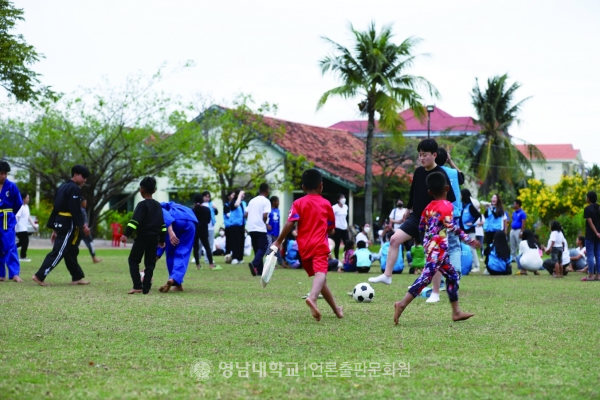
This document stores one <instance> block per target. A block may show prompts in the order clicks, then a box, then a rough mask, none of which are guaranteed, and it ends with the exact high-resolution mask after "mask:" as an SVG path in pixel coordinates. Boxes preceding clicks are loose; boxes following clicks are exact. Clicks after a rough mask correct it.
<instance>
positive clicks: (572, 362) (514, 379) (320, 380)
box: [0, 250, 600, 399]
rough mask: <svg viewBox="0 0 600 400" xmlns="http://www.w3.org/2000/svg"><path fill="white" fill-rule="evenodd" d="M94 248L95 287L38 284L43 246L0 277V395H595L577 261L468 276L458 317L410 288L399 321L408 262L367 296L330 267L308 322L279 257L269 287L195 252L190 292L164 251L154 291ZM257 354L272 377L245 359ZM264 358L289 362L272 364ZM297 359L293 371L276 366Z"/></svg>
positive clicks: (592, 286) (587, 308) (590, 313)
mask: <svg viewBox="0 0 600 400" xmlns="http://www.w3.org/2000/svg"><path fill="white" fill-rule="evenodd" d="M100 253H101V254H100V256H101V257H103V258H104V262H102V263H101V264H97V265H92V264H91V260H90V258H89V256H88V254H87V252H83V251H82V252H81V256H80V258H81V260H82V266H83V268H84V271H85V272H86V279H89V280H91V281H92V283H91V285H89V286H71V285H69V281H70V276H69V275H68V272H67V270H66V268H65V266H64V264H63V263H61V265H59V266H58V267H57V268H56V269H55V270H54V271H53V272H52V273H51V275H50V276H49V277H48V279H47V282H49V283H51V284H52V286H51V287H45V288H44V287H40V286H37V285H36V284H34V283H33V282H32V281H31V279H30V278H31V275H32V274H33V273H34V272H35V270H37V268H38V267H39V265H40V263H41V261H42V259H43V257H44V255H45V254H46V251H43V250H32V251H30V257H31V258H32V259H33V261H32V262H31V263H27V264H23V267H22V273H21V276H22V277H23V279H25V282H24V283H22V284H16V283H13V282H4V283H0V304H1V306H0V313H1V314H0V315H1V320H0V360H1V363H0V376H1V377H2V379H0V398H2V399H17V398H28V399H40V398H57V399H68V398H86V399H97V398H103V399H104V398H115V399H117V398H118V399H129V398H131V399H133V398H145V399H146V398H147V399H154V398H156V399H158V398H163V399H164V398H169V399H179V398H184V399H185V398H209V399H215V398H221V399H235V398H264V399H267V398H269V399H287V398H289V399H322V398H330V399H338V398H340V399H365V398H376V399H384V398H402V399H406V398H410V399H417V398H421V397H422V396H430V395H433V396H434V397H433V398H448V399H457V398H464V399H487V398H490V399H491V398H493V399H497V398H500V399H501V398H518V397H528V398H539V399H549V398H561V399H569V398H573V399H575V398H576V399H581V398H599V397H600V386H599V384H600V371H599V369H598V367H599V365H600V361H599V360H600V350H599V346H598V343H597V342H596V339H597V338H598V334H599V332H600V325H599V322H600V318H599V317H600V313H599V310H600V282H580V278H581V274H569V275H568V276H567V277H566V278H565V279H552V278H550V277H549V275H548V274H546V273H545V272H544V275H541V276H533V275H528V276H514V275H513V276H509V277H490V276H483V275H475V276H467V277H464V278H463V280H462V282H461V290H460V296H461V297H460V299H461V306H462V308H463V309H464V310H465V311H469V312H474V313H475V314H476V315H475V317H473V318H472V319H470V320H468V321H465V322H460V323H453V322H452V321H451V318H450V306H449V304H448V302H447V298H446V297H445V293H443V294H442V295H443V298H442V299H443V300H442V302H440V303H437V304H426V303H425V301H424V299H423V298H417V299H415V301H414V302H413V303H412V304H411V306H410V307H409V308H408V309H407V310H406V311H405V313H404V314H403V316H402V318H401V321H400V324H399V325H398V326H393V323H392V319H393V302H394V301H395V300H399V299H400V298H401V297H402V296H403V295H404V294H405V292H406V287H407V286H408V285H409V284H411V283H412V281H413V279H414V276H408V275H404V274H403V275H396V276H394V283H393V285H391V286H374V287H375V290H376V295H375V300H374V302H373V303H370V304H359V303H356V302H354V301H353V300H352V299H351V298H350V297H349V296H348V295H346V292H348V291H350V290H351V289H352V288H353V286H354V285H355V284H357V283H360V282H362V281H366V278H367V277H368V276H365V275H360V276H359V275H357V274H337V273H331V274H330V275H329V285H330V287H331V288H332V291H333V292H334V295H335V296H336V299H337V300H338V302H339V303H340V304H342V305H343V306H344V312H345V318H344V319H341V320H339V319H337V318H335V316H334V315H333V313H332V312H331V311H330V310H329V309H328V308H327V304H326V303H325V302H324V301H323V300H320V301H319V306H320V308H321V311H322V312H323V319H322V320H321V322H318V323H317V322H315V321H314V320H313V318H312V317H311V315H310V313H309V310H308V307H307V306H306V305H305V303H304V301H303V300H302V299H301V296H302V295H304V294H306V293H307V292H308V291H309V289H310V285H311V281H310V279H309V278H308V277H307V276H306V273H305V272H304V271H296V270H277V271H276V272H275V274H274V276H273V279H272V282H271V283H270V284H269V286H268V288H267V289H265V290H263V289H261V288H260V285H259V281H258V279H257V278H252V277H251V276H250V273H249V271H248V267H247V265H245V264H244V265H240V266H232V265H224V264H223V268H224V269H223V270H222V271H209V270H206V269H202V270H200V271H198V270H196V269H195V268H194V266H193V265H190V266H191V268H190V269H189V271H188V275H187V277H186V281H185V283H184V287H185V291H184V292H183V293H168V294H163V293H159V292H158V287H159V286H160V285H162V284H163V283H164V282H165V281H166V279H167V273H166V267H165V263H164V261H159V263H158V265H157V270H156V273H155V279H154V287H153V290H152V292H151V293H150V294H149V295H147V296H142V295H127V294H126V292H127V291H128V290H129V289H130V288H131V281H130V277H129V273H128V267H127V256H128V254H129V253H128V252H126V251H117V250H111V251H101V252H100ZM220 260H222V258H220ZM376 267H377V268H378V267H379V265H378V264H376ZM369 276H373V275H371V274H370V275H369ZM200 361H205V362H207V363H210V364H211V366H212V369H211V371H210V374H209V379H207V380H203V381H201V380H197V379H196V378H195V377H193V376H192V374H191V369H192V367H193V366H194V365H195V364H196V363H198V362H200ZM231 362H233V363H235V362H237V363H241V364H238V365H239V366H240V367H241V366H242V364H244V363H246V362H248V363H250V368H249V369H250V373H249V378H245V377H240V376H239V374H240V373H241V372H242V370H241V369H238V368H235V364H234V368H233V369H232V370H231V371H230V372H229V371H227V370H225V369H222V368H221V367H225V364H226V363H231ZM260 362H265V363H266V364H265V365H266V371H267V373H266V375H267V376H266V377H260V376H259V372H252V369H253V364H252V363H254V369H255V370H256V371H258V370H260V368H261V365H260V364H259V363H260ZM399 362H403V363H406V364H410V372H409V373H407V372H406V371H405V372H404V373H403V375H409V376H407V377H399V376H398V375H399V374H400V373H399V372H396V376H381V375H382V372H381V369H382V367H383V365H384V364H386V363H396V364H397V363H399ZM269 363H283V372H282V376H281V377H279V376H277V375H276V374H274V373H270V368H269V367H270V366H272V367H274V368H275V364H273V365H269ZM293 363H297V364H298V372H297V373H296V374H293V373H292V374H291V375H298V376H286V375H290V373H288V371H287V369H288V368H292V365H293ZM311 363H323V365H325V363H335V366H334V367H333V368H331V372H332V373H334V375H336V376H330V377H327V376H325V371H323V377H313V376H312V374H313V373H315V374H319V373H317V372H314V371H313V370H312V369H311V368H310V367H311ZM342 363H351V364H352V367H351V368H352V369H353V370H355V369H356V367H355V366H354V364H355V363H367V364H368V363H379V368H378V367H377V365H376V364H375V365H373V370H374V372H375V374H376V375H379V376H375V377H368V376H367V377H360V376H359V377H357V376H356V374H357V372H356V371H354V372H352V377H350V378H348V377H340V376H339V375H340V371H341V370H342ZM312 366H313V367H314V365H312ZM343 366H344V368H345V367H346V366H347V364H344V365H343ZM226 371H227V372H226ZM274 372H277V370H275V371H274ZM224 373H225V374H230V373H231V374H232V376H231V377H229V378H227V377H225V376H224ZM358 374H359V375H362V374H363V373H361V372H358ZM366 375H369V373H368V372H367V373H366ZM423 398H424V397H423Z"/></svg>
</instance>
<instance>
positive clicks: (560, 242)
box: [548, 231, 568, 249]
mask: <svg viewBox="0 0 600 400" xmlns="http://www.w3.org/2000/svg"><path fill="white" fill-rule="evenodd" d="M552 242H554V245H553V246H552V247H563V249H564V248H567V247H568V246H567V241H566V240H565V236H564V235H563V233H562V232H560V231H552V232H551V233H550V239H548V244H550V243H552Z"/></svg>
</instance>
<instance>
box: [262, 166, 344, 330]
mask: <svg viewBox="0 0 600 400" xmlns="http://www.w3.org/2000/svg"><path fill="white" fill-rule="evenodd" d="M302 189H304V191H305V192H306V196H304V197H301V198H299V199H298V200H296V201H294V203H292V208H290V213H289V216H288V222H287V223H286V224H285V226H284V227H283V230H282V231H281V234H280V235H279V237H278V238H277V240H276V241H275V242H274V243H273V246H272V247H275V248H276V249H279V247H280V246H281V243H282V242H283V241H284V240H285V238H286V237H287V236H288V235H289V234H290V232H292V230H293V229H294V224H295V223H296V221H297V222H298V237H297V239H298V251H299V252H300V258H301V260H302V267H303V268H304V270H305V271H306V273H307V274H308V276H314V277H315V278H314V280H313V284H312V289H311V291H310V294H309V295H308V297H307V299H306V304H307V305H308V307H310V311H311V313H312V316H313V318H314V319H316V320H317V321H320V320H321V312H320V311H319V309H318V308H317V297H318V296H319V293H320V294H322V295H323V297H324V298H325V301H327V304H329V306H330V307H331V309H332V310H333V312H334V313H335V315H336V316H337V317H338V318H342V317H343V316H344V313H343V311H342V307H339V306H338V305H337V304H336V303H335V300H334V298H333V294H331V291H330V290H329V287H328V286H327V267H328V256H329V252H330V251H329V242H328V240H327V237H328V234H329V233H331V232H333V231H334V230H335V218H334V215H333V209H332V208H331V204H330V203H329V202H328V201H327V200H325V199H324V198H323V197H322V196H321V193H322V192H323V178H322V176H321V173H320V172H319V171H317V170H316V169H309V170H306V171H304V173H303V174H302Z"/></svg>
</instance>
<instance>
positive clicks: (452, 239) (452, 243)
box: [448, 232, 462, 276]
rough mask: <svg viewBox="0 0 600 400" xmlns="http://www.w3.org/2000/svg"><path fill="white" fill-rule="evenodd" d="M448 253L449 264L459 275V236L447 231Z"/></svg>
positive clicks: (460, 249) (460, 254)
mask: <svg viewBox="0 0 600 400" xmlns="http://www.w3.org/2000/svg"><path fill="white" fill-rule="evenodd" d="M448 253H449V255H450V264H452V266H453V267H454V270H455V271H456V272H457V273H458V276H460V271H461V267H462V266H461V261H460V258H461V256H462V247H461V245H460V238H459V237H458V235H457V234H456V233H454V232H448Z"/></svg>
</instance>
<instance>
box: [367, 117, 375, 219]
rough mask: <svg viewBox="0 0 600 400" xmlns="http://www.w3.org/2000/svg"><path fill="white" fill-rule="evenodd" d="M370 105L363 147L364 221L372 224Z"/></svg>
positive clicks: (373, 123) (372, 128)
mask: <svg viewBox="0 0 600 400" xmlns="http://www.w3.org/2000/svg"><path fill="white" fill-rule="evenodd" d="M371 107H372V106H371ZM371 107H369V122H368V125H367V144H366V148H365V223H366V224H369V225H370V226H373V134H374V132H375V110H372V109H371Z"/></svg>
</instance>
